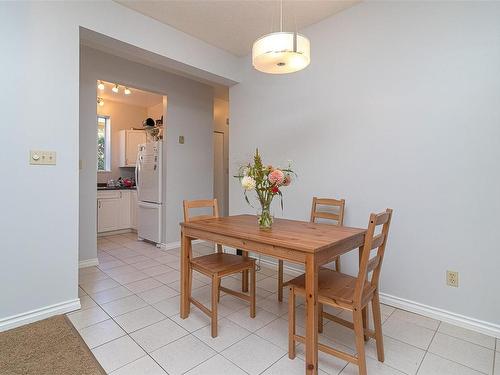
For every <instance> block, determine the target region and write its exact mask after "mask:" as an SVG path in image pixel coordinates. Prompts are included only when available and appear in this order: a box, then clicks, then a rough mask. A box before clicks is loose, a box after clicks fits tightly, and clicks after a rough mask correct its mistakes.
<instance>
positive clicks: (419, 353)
mask: <svg viewBox="0 0 500 375" xmlns="http://www.w3.org/2000/svg"><path fill="white" fill-rule="evenodd" d="M365 352H366V355H367V356H368V357H371V358H372V359H374V360H378V357H377V347H376V342H375V340H373V339H372V340H370V341H368V343H366V345H365ZM424 355H425V351H424V350H422V349H419V348H416V347H414V346H412V345H408V344H405V343H403V342H401V341H398V340H395V339H393V338H391V337H388V336H384V356H385V361H384V363H385V364H386V365H388V366H390V367H393V368H395V369H398V370H399V371H402V372H404V373H406V374H415V373H416V372H417V370H418V367H419V366H420V364H421V362H422V359H423V358H424Z"/></svg>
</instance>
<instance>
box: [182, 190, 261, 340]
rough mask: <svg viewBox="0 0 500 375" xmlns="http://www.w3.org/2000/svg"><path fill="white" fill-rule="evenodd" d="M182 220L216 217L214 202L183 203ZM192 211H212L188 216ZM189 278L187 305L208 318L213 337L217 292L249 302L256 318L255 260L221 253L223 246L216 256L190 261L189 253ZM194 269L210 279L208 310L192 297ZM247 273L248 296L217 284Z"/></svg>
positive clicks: (215, 201) (251, 311) (211, 200)
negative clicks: (207, 209) (226, 278)
mask: <svg viewBox="0 0 500 375" xmlns="http://www.w3.org/2000/svg"><path fill="white" fill-rule="evenodd" d="M183 205H184V221H185V222H190V221H195V220H205V219H211V218H217V217H219V209H218V206H217V199H208V200H195V201H186V200H185V201H184V202H183ZM192 208H212V215H198V216H190V215H189V210H190V209H192ZM189 259H190V261H189V265H188V267H189V276H188V288H187V289H188V298H189V302H190V303H192V304H193V305H195V306H196V307H198V308H199V309H200V310H201V311H203V312H204V313H205V314H207V315H208V316H209V317H210V319H211V327H212V337H217V304H218V301H219V296H220V291H221V290H222V291H223V292H226V293H228V294H232V295H234V296H236V297H238V298H241V299H243V300H245V301H248V302H249V303H250V317H252V318H255V259H252V258H249V257H245V256H240V255H233V254H225V253H223V252H222V245H220V244H217V253H213V254H209V255H204V256H200V257H196V258H193V257H192V254H189ZM193 270H195V271H197V272H200V273H202V274H204V275H205V276H208V277H210V279H211V280H212V293H211V306H210V307H211V309H208V308H207V307H206V306H204V305H203V304H202V303H201V302H199V301H198V300H196V299H194V298H193V297H192V296H191V286H192V280H193ZM242 271H247V272H249V273H250V293H249V294H244V293H240V292H237V291H234V290H231V289H228V288H225V287H223V286H221V285H220V281H221V278H223V277H224V276H229V275H232V274H235V273H238V272H242Z"/></svg>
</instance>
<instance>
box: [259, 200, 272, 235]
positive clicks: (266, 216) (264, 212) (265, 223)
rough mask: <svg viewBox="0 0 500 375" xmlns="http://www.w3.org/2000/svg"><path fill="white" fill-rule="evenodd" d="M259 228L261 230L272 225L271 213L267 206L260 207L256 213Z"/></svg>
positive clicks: (267, 228)
mask: <svg viewBox="0 0 500 375" xmlns="http://www.w3.org/2000/svg"><path fill="white" fill-rule="evenodd" d="M258 223H259V228H260V229H262V230H269V229H271V227H272V225H273V215H271V209H270V207H269V206H266V207H262V208H261V209H260V211H259V214H258Z"/></svg>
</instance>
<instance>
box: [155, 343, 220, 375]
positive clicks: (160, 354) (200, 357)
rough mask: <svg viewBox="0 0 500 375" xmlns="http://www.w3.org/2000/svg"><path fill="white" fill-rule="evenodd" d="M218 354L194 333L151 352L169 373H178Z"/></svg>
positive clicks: (173, 374)
mask: <svg viewBox="0 0 500 375" xmlns="http://www.w3.org/2000/svg"><path fill="white" fill-rule="evenodd" d="M215 354H216V352H215V351H213V350H212V349H211V348H210V347H208V346H207V345H205V344H204V343H203V342H201V341H200V340H198V339H197V338H196V337H194V336H193V335H188V336H185V337H182V338H180V339H179V340H177V341H174V342H172V343H170V344H168V345H165V346H164V347H162V348H160V349H158V350H156V351H154V352H152V353H151V357H153V359H154V360H155V361H156V362H158V363H159V364H160V366H161V367H163V368H164V369H165V370H166V371H167V373H168V374H169V375H178V374H182V373H184V372H186V371H189V370H191V369H192V368H194V367H196V366H198V365H199V364H200V363H202V362H204V361H206V360H207V359H209V358H210V357H213V356H214V355H215Z"/></svg>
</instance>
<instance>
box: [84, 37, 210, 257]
mask: <svg viewBox="0 0 500 375" xmlns="http://www.w3.org/2000/svg"><path fill="white" fill-rule="evenodd" d="M80 53H81V66H80V67H81V70H80V88H81V91H80V102H81V107H80V158H81V159H82V160H84V163H83V164H84V165H86V166H88V169H87V170H82V171H81V173H80V189H81V191H82V193H81V200H80V261H82V260H87V259H93V258H95V257H96V254H97V250H96V224H95V222H96V204H95V202H96V187H95V165H96V152H95V148H96V141H95V132H96V131H95V115H96V114H95V111H96V109H95V108H96V107H95V104H94V106H93V107H92V108H91V106H88V105H87V103H89V102H90V103H95V101H96V90H95V85H96V80H97V79H102V80H106V81H110V82H124V84H127V85H128V86H130V87H136V88H138V89H140V90H144V91H152V92H156V93H161V94H164V95H166V96H167V97H168V104H167V105H168V109H167V113H168V115H167V117H166V124H167V130H166V136H165V140H164V185H163V186H164V192H165V194H166V195H165V198H166V210H165V218H166V222H165V225H164V231H165V232H164V242H166V243H171V242H175V241H178V240H179V232H180V228H179V222H180V221H182V200H183V199H194V198H204V197H211V196H212V195H213V185H212V184H213V182H212V181H213V157H212V132H213V120H212V111H213V93H212V88H211V87H210V86H207V85H204V84H202V83H199V82H195V81H192V80H189V79H187V78H183V77H180V76H176V75H173V74H170V73H166V72H164V71H161V70H158V69H154V68H150V67H148V66H145V65H142V64H138V63H134V62H131V61H128V60H125V59H122V58H119V57H116V56H112V55H108V54H105V53H103V52H100V51H97V50H95V49H92V48H88V47H85V46H82V48H81V51H80ZM111 124H112V126H113V122H112V123H111ZM83 133H85V134H83ZM179 135H184V138H185V143H184V144H183V145H181V144H179V143H178V137H179ZM89 169H90V170H91V171H92V172H93V174H94V177H93V178H92V176H91V171H90V170H89Z"/></svg>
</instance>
